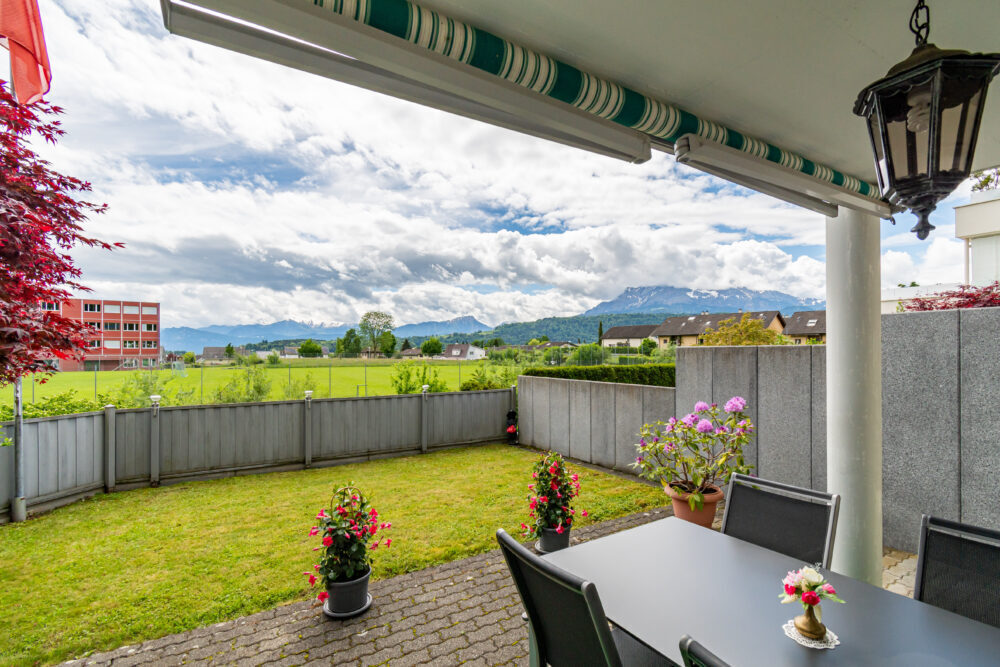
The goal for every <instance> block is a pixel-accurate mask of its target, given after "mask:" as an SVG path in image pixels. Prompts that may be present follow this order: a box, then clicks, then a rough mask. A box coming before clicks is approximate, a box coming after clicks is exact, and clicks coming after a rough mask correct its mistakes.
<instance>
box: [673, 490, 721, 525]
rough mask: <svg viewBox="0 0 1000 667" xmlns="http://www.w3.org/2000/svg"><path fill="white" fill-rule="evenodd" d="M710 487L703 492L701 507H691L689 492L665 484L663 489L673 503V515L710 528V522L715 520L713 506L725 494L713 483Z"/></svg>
mask: <svg viewBox="0 0 1000 667" xmlns="http://www.w3.org/2000/svg"><path fill="white" fill-rule="evenodd" d="M710 489H711V490H709V491H706V492H705V494H704V499H703V501H702V506H701V509H691V503H690V501H689V498H690V497H691V494H690V493H685V492H683V491H678V490H677V489H675V488H674V487H672V486H667V487H666V489H665V491H666V492H667V495H668V496H670V500H671V502H672V503H673V506H674V516H676V517H677V518H678V519H684V520H685V521H690V522H691V523H695V524H698V525H699V526H704V527H705V528H711V527H712V522H713V521H714V520H715V507H716V505H718V504H719V501H720V500H722V499H723V497H725V494H724V493H723V491H722V489H720V488H719V487H717V486H715V485H712V486H711V487H710Z"/></svg>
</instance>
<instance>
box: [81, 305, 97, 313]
mask: <svg viewBox="0 0 1000 667" xmlns="http://www.w3.org/2000/svg"><path fill="white" fill-rule="evenodd" d="M83 312H85V313H99V312H101V304H99V303H85V304H83Z"/></svg>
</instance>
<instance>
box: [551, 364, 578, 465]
mask: <svg viewBox="0 0 1000 667" xmlns="http://www.w3.org/2000/svg"><path fill="white" fill-rule="evenodd" d="M571 383H572V382H571V381H570V380H558V379H557V380H554V381H553V382H550V383H548V385H549V448H550V449H552V450H553V451H556V452H559V453H560V454H562V455H563V456H569V455H570V439H569V438H570V433H569V422H570V412H569V409H570V406H569V388H570V384H571Z"/></svg>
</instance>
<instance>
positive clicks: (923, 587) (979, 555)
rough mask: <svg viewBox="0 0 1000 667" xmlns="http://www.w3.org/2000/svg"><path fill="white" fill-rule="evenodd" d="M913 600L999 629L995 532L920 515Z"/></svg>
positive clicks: (999, 557)
mask: <svg viewBox="0 0 1000 667" xmlns="http://www.w3.org/2000/svg"><path fill="white" fill-rule="evenodd" d="M913 598H914V599H915V600H921V601H923V602H926V603H928V604H932V605H934V606H935V607H940V608H942V609H947V610H948V611H952V612H955V613H956V614H961V615H962V616H965V617H967V618H971V619H973V620H976V621H980V622H982V623H987V624H989V625H992V626H994V627H998V628H1000V531H996V530H990V529H988V528H978V527H976V526H970V525H967V524H962V523H958V522H956V521H948V520H947V519H936V518H934V517H931V516H928V515H926V514H925V515H924V516H923V519H922V520H921V523H920V547H919V548H918V550H917V574H916V578H915V580H914V583H913Z"/></svg>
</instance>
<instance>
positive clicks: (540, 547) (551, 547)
mask: <svg viewBox="0 0 1000 667" xmlns="http://www.w3.org/2000/svg"><path fill="white" fill-rule="evenodd" d="M569 531H570V529H569V528H566V529H564V530H563V532H562V534H559V533H557V532H556V529H555V528H542V536H541V537H540V538H538V541H537V542H535V550H536V551H538V552H540V553H543V554H547V553H552V552H553V551H559V550H560V549H565V548H566V547H568V546H569Z"/></svg>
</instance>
